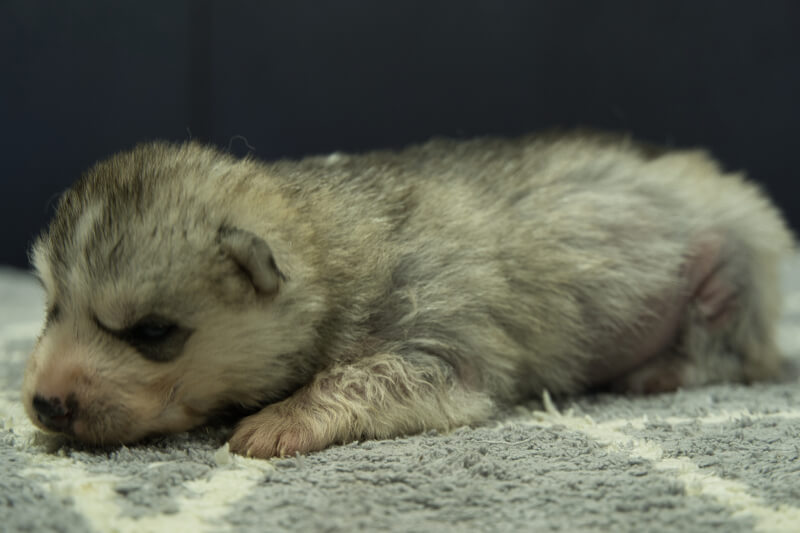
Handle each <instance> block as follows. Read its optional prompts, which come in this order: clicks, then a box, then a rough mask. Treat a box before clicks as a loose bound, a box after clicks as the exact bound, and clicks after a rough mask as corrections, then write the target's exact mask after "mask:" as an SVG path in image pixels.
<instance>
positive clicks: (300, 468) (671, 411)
mask: <svg viewBox="0 0 800 533" xmlns="http://www.w3.org/2000/svg"><path fill="white" fill-rule="evenodd" d="M792 271H793V272H794V273H795V274H794V275H787V280H786V283H787V291H786V297H787V301H786V319H785V322H784V324H783V329H782V335H781V342H782V345H783V346H784V349H785V351H786V352H787V353H789V354H790V355H793V356H795V357H797V356H798V355H800V262H795V263H794V267H793V268H791V267H790V268H788V269H787V272H792ZM41 298H42V296H41V293H40V290H39V289H38V287H37V285H36V284H35V282H34V281H33V280H32V278H30V277H29V276H28V275H26V274H22V273H19V272H14V271H11V270H0V531H9V532H11V531H14V532H16V531H36V532H40V531H91V530H94V531H120V532H126V531H131V532H133V531H135V532H144V531H169V532H171V533H175V532H180V531H191V532H201V531H279V530H292V531H295V530H296V531H352V530H360V529H362V530H393V531H540V530H541V531H615V532H622V531H680V532H681V533H687V532H691V531H709V530H714V529H716V530H719V531H725V532H735V531H753V530H755V531H794V532H797V531H800V503H798V502H800V436H799V435H800V383H798V382H797V381H793V382H790V383H784V384H761V385H757V386H752V387H743V386H716V387H708V388H703V389H700V390H692V391H681V392H678V393H675V394H665V395H660V396H651V397H624V396H612V395H601V396H591V397H584V398H578V399H575V400H572V401H568V402H564V403H560V404H559V405H554V404H553V403H552V402H550V401H549V400H548V398H545V399H544V401H543V402H541V403H540V402H533V403H531V404H529V405H526V406H521V407H519V408H518V409H516V410H513V411H511V412H508V413H506V414H505V415H503V416H501V417H498V419H497V420H496V421H494V422H492V423H489V424H487V425H485V426H483V427H478V428H472V429H470V428H463V429H460V430H457V431H455V432H453V433H450V434H447V435H440V434H433V433H431V434H426V435H420V436H414V437H407V438H401V439H396V440H393V441H383V442H363V443H357V444H351V445H347V446H340V447H335V448H331V449H328V450H325V451H323V452H319V453H315V454H311V455H308V456H304V457H297V458H292V459H280V460H273V461H260V460H250V459H244V458H242V457H238V456H233V455H231V454H229V453H228V451H227V449H226V447H225V446H224V442H225V437H226V435H227V431H228V430H229V428H224V427H217V428H206V429H202V430H199V431H196V432H193V433H190V434H183V435H177V436H171V437H166V438H160V439H157V440H151V441H149V442H146V443H143V444H141V445H137V446H131V447H122V448H118V449H112V450H105V451H100V452H98V451H96V450H90V449H82V448H80V447H75V446H72V445H70V444H69V443H66V442H64V441H62V440H60V439H58V438H54V437H47V436H44V435H42V434H40V433H38V432H37V431H36V430H34V428H33V427H32V426H31V424H30V423H29V422H28V420H27V418H26V416H25V414H24V412H23V410H22V407H21V405H20V404H19V387H20V382H21V378H22V371H23V368H24V364H25V359H26V358H27V353H28V351H29V350H30V348H31V346H32V345H33V342H34V339H35V337H36V335H37V333H38V329H39V326H40V321H41V305H42V304H41Z"/></svg>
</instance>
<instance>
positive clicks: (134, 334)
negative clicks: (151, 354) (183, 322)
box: [123, 321, 178, 344]
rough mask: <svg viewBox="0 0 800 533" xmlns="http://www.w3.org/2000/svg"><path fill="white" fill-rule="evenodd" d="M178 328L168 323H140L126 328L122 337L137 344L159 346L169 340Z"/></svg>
mask: <svg viewBox="0 0 800 533" xmlns="http://www.w3.org/2000/svg"><path fill="white" fill-rule="evenodd" d="M177 329H178V326H176V325H175V324H172V323H169V322H148V321H141V322H139V323H137V324H136V325H134V326H133V327H131V328H128V329H127V330H126V331H125V332H124V333H123V336H124V337H126V338H127V339H128V340H131V341H135V342H137V343H147V344H159V343H162V342H165V341H166V340H167V339H169V337H170V335H172V334H173V333H175V331H177Z"/></svg>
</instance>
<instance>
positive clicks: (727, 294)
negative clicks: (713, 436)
mask: <svg viewBox="0 0 800 533" xmlns="http://www.w3.org/2000/svg"><path fill="white" fill-rule="evenodd" d="M723 244H724V239H723V237H722V236H721V235H718V234H716V233H711V234H707V235H704V236H703V237H702V238H701V239H698V241H697V242H696V243H695V244H694V245H693V246H692V247H691V249H690V251H689V253H688V254H687V259H686V264H685V266H684V267H683V268H682V269H681V272H680V273H679V277H678V279H676V283H675V286H674V290H672V291H670V292H669V293H668V294H666V295H663V296H662V297H661V298H659V299H655V300H654V301H653V302H652V303H651V304H650V305H651V308H653V309H657V310H659V312H658V319H657V320H655V321H653V323H652V324H650V325H649V327H644V328H641V329H639V330H637V332H636V334H635V336H634V337H633V339H632V340H631V338H630V336H627V335H626V341H627V342H624V343H623V342H618V343H615V344H614V345H612V347H611V350H614V349H615V348H616V349H618V347H619V346H627V349H626V350H624V355H623V356H619V355H618V354H614V357H613V358H608V359H607V360H603V359H600V360H597V361H594V362H593V363H592V364H591V365H590V367H589V369H588V370H589V372H588V373H589V375H590V376H591V383H590V384H591V385H595V386H606V385H609V384H611V385H612V388H614V389H615V390H622V391H625V390H636V391H638V392H662V391H667V390H674V389H676V388H678V387H679V386H681V385H682V383H681V378H680V376H679V368H678V367H677V366H676V365H670V364H669V362H668V361H661V358H659V356H660V355H663V354H665V353H667V352H668V351H669V350H670V348H671V347H672V346H673V344H674V343H675V341H676V339H677V337H678V335H679V333H680V328H681V326H682V325H683V317H684V316H686V314H687V312H688V311H689V306H691V305H695V306H696V307H697V309H698V310H699V311H700V314H701V315H702V317H703V318H704V319H705V321H706V326H707V327H709V328H710V329H712V330H714V329H719V328H721V327H723V326H724V325H725V324H727V323H728V321H729V320H730V318H731V317H732V316H733V314H734V310H735V304H736V287H735V286H734V284H733V283H731V282H730V280H729V279H728V277H727V276H726V275H725V268H724V267H725V263H724V262H723V259H722V247H723ZM607 353H613V351H612V352H607ZM651 364H655V365H656V366H658V367H660V368H662V369H663V372H659V371H658V370H657V369H654V370H656V371H655V372H654V373H653V375H651V376H650V378H652V379H650V378H648V383H646V384H643V383H637V384H635V383H634V381H638V380H636V379H629V376H630V375H631V374H632V373H636V372H639V371H640V370H641V369H644V368H646V367H647V366H648V365H651ZM668 369H672V370H671V371H669V372H668V371H667V370H668Z"/></svg>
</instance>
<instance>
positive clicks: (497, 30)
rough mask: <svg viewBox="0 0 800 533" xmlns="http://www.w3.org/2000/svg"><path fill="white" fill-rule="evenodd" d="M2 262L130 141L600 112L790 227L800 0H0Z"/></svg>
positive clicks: (287, 152)
mask: <svg viewBox="0 0 800 533" xmlns="http://www.w3.org/2000/svg"><path fill="white" fill-rule="evenodd" d="M0 45H1V46H0V81H1V82H2V83H0V124H2V128H0V132H1V133H0V135H2V142H1V143H0V147H1V148H0V150H2V151H1V152H0V155H2V167H0V168H1V169H2V170H1V171H2V176H0V217H2V225H1V226H0V228H1V229H0V239H1V240H2V242H0V264H14V265H18V266H23V265H25V263H26V249H27V247H28V246H29V243H30V241H31V239H32V238H33V237H34V236H35V235H36V233H37V232H38V231H39V228H41V227H42V225H44V224H45V223H46V220H47V218H48V216H49V214H50V213H51V211H52V204H53V201H54V199H55V198H57V195H58V193H59V191H61V190H63V189H64V188H65V187H67V185H68V184H69V183H71V182H72V181H73V180H74V179H76V178H77V177H78V176H79V175H80V173H81V171H82V170H83V169H85V168H86V167H87V166H88V165H90V164H91V163H92V162H93V161H95V160H96V159H98V158H101V157H105V156H107V155H110V154H112V153H114V152H116V151H118V150H120V149H123V148H127V147H130V146H131V145H133V144H135V143H136V142H138V141H142V140H147V139H153V138H166V139H173V140H182V139H187V138H189V137H192V138H195V139H201V140H205V141H210V142H214V143H216V144H219V145H222V146H226V147H227V146H230V148H231V150H232V151H234V152H236V153H239V154H244V153H246V152H247V151H248V150H249V149H248V148H247V146H246V144H245V142H244V141H243V140H242V139H241V138H240V137H238V136H243V137H244V138H246V139H247V142H248V143H249V145H250V146H252V147H253V152H254V154H255V155H256V156H258V157H262V158H274V157H282V156H293V157H294V156H302V155H304V154H310V153H319V152H329V151H333V150H366V149H370V148H376V147H399V146H402V145H404V144H407V143H410V142H418V141H423V140H425V139H427V138H429V137H431V136H434V135H446V136H457V137H469V136H474V135H483V134H502V135H516V134H521V133H524V132H529V131H533V130H538V129H542V128H549V127H554V126H567V127H569V126H578V125H585V126H593V127H599V128H610V129H615V130H621V131H626V132H630V133H633V134H634V135H635V136H637V137H640V138H643V139H647V140H650V141H654V142H658V143H662V144H667V145H672V146H694V145H702V146H706V147H708V148H710V149H711V150H712V151H713V152H714V153H715V154H716V155H717V156H718V157H719V158H720V159H721V160H722V161H723V162H724V164H725V166H726V167H727V168H730V169H737V170H738V169H746V170H747V171H748V172H749V173H750V175H751V176H753V177H754V178H755V179H756V180H758V181H760V182H761V183H763V184H764V185H765V186H766V188H767V189H768V190H769V192H770V193H771V194H772V195H773V196H774V197H775V198H776V200H777V201H778V203H779V204H780V205H781V206H782V207H783V208H784V210H785V211H786V213H787V214H788V216H789V217H790V219H791V221H792V223H793V225H794V226H795V227H798V226H800V205H798V204H799V203H800V202H799V201H798V195H797V192H798V191H797V188H798V185H797V183H796V178H795V174H796V169H797V168H800V150H798V141H800V134H798V119H800V103H798V102H799V101H800V3H798V2H796V1H792V0H786V1H781V0H770V1H768V2H752V1H744V0H742V1H734V0H728V1H723V0H720V1H711V0H704V1H697V0H672V1H669V2H641V1H634V0H631V1H612V0H609V1H602V2H598V1H593V0H586V1H576V0H552V1H519V2H503V1H499V0H486V1H474V0H460V1H452V2H436V1H404V2H376V1H374V0H350V1H347V0H345V1H336V2H323V1H312V2H304V1H295V2H287V1H280V2H266V1H247V2H245V1H225V2H221V1H220V2H212V1H210V0H203V1H195V2H192V1H189V0H178V1H166V0H158V1H156V0H136V1H114V2H101V1H87V0H70V1H69V2H63V1H50V2H39V1H32V0H5V1H4V2H2V3H1V4H0Z"/></svg>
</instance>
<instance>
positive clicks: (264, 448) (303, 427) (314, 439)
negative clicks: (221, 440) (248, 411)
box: [230, 403, 334, 459]
mask: <svg viewBox="0 0 800 533" xmlns="http://www.w3.org/2000/svg"><path fill="white" fill-rule="evenodd" d="M333 443H334V440H333V437H332V436H330V435H329V432H328V431H325V427H324V425H323V424H322V423H320V421H315V420H313V419H312V418H311V417H310V416H308V415H307V414H305V413H303V412H302V411H300V410H297V409H291V408H287V406H285V405H283V403H278V404H274V405H270V406H267V407H265V408H264V409H262V410H261V411H259V412H258V413H256V414H254V415H251V416H248V417H247V418H245V419H243V420H242V421H241V422H239V425H238V426H236V430H235V431H234V432H233V436H232V437H231V440H230V450H231V451H232V452H234V453H238V454H240V455H244V456H247V457H259V458H263V459H268V458H270V457H284V456H293V455H295V454H297V453H301V454H303V453H308V452H314V451H317V450H322V449H324V448H327V447H328V446H330V445H331V444H333Z"/></svg>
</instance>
